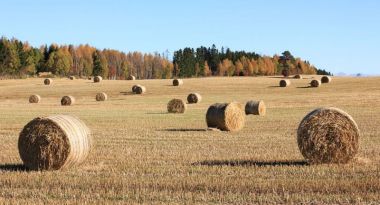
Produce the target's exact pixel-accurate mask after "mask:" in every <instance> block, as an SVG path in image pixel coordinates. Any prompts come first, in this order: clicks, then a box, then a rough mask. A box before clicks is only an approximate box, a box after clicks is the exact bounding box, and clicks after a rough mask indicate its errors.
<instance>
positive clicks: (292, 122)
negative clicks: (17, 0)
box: [0, 76, 380, 204]
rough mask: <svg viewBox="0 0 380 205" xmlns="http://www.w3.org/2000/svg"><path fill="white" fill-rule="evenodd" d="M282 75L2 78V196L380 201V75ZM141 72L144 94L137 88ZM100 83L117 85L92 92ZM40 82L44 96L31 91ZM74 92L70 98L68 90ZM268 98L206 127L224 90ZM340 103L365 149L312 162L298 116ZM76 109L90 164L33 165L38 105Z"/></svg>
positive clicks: (49, 110) (18, 199) (29, 199)
mask: <svg viewBox="0 0 380 205" xmlns="http://www.w3.org/2000/svg"><path fill="white" fill-rule="evenodd" d="M312 77H314V78H320V76H306V77H305V78H308V79H301V80H296V79H291V81H292V84H291V85H290V87H287V88H280V87H278V82H279V80H280V78H279V77H241V78H238V77H236V78H233V77H230V78H228V77H226V78H198V79H184V84H183V85H182V86H179V87H174V86H172V81H171V80H137V81H113V80H112V81H111V80H103V81H102V82H101V83H93V82H92V81H90V80H83V79H77V80H69V79H53V84H52V85H50V86H45V85H43V79H24V80H1V81H0V113H1V117H0V138H1V143H0V150H1V154H0V203H19V204H25V203H29V204H34V203H54V204H74V203H80V204H83V203H88V204H94V203H95V204H106V203H119V204H133V203H145V204H253V203H255V204H256V203H262V204H267V203H307V204H310V203H313V204H331V203H338V204H346V203H358V204H370V203H372V204H378V203H380V128H379V126H380V85H379V82H380V78H379V77H371V78H370V77H368V78H348V77H347V78H343V77H341V78H339V77H337V78H333V79H332V82H331V83H329V84H323V85H322V86H321V87H319V88H309V87H307V86H308V84H309V83H310V81H311V78H312ZM134 84H141V85H144V86H145V87H146V88H147V92H146V94H144V95H133V94H132V93H131V87H132V85H134ZM98 92H105V93H107V94H108V98H109V99H108V100H107V101H105V102H97V101H95V95H96V93H98ZM191 92H198V93H200V94H201V95H202V98H203V100H202V102H201V103H199V104H191V105H188V109H187V111H186V112H185V114H168V113H167V110H166V109H167V108H166V105H167V103H168V102H169V100H171V99H173V98H181V99H183V100H186V97H187V95H188V94H189V93H191ZM32 94H39V95H40V96H41V98H42V100H41V102H40V103H39V104H29V102H28V98H29V96H30V95H32ZM64 95H72V96H74V97H75V98H76V104H75V105H73V106H66V107H63V106H61V105H60V100H61V97H62V96H64ZM248 100H264V102H265V104H266V106H267V114H266V116H247V117H246V123H245V127H244V129H243V130H241V131H239V132H217V131H206V128H207V126H206V122H205V114H206V111H207V108H208V107H209V106H210V105H211V104H213V103H216V102H232V101H238V102H241V103H245V102H246V101H248ZM330 106H333V107H338V108H341V109H343V110H344V111H346V112H347V113H349V114H350V115H351V116H352V117H353V118H354V120H355V121H356V122H357V124H358V126H359V128H360V130H361V138H360V148H359V153H358V155H357V157H356V158H355V160H354V161H352V162H351V163H349V164H347V165H309V164H307V163H306V162H305V161H304V159H303V157H302V155H301V154H300V152H299V150H298V146H297V141H296V137H297V136H296V131H297V127H298V124H299V122H300V121H301V120H302V118H303V117H304V116H305V115H306V114H307V113H308V112H310V111H311V110H313V109H315V108H318V107H330ZM53 114H70V115H74V116H77V117H79V118H80V119H82V120H83V121H84V122H85V123H86V125H87V126H88V127H89V128H90V129H91V132H92V135H93V138H94V142H95V146H94V149H93V150H92V152H91V154H90V156H89V157H88V158H87V160H86V161H85V162H84V164H82V165H81V166H78V167H75V168H71V169H68V170H62V171H52V172H35V171H27V170H25V168H24V167H23V166H22V161H21V159H20V157H19V153H18V148H17V142H18V135H19V132H20V131H21V129H22V128H23V126H24V125H26V124H27V123H28V122H29V121H30V120H32V119H33V118H35V117H39V116H49V115H53Z"/></svg>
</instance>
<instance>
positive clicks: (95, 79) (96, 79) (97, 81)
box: [94, 76, 103, 83]
mask: <svg viewBox="0 0 380 205" xmlns="http://www.w3.org/2000/svg"><path fill="white" fill-rule="evenodd" d="M102 80H103V78H102V76H95V77H94V83H100V81H102Z"/></svg>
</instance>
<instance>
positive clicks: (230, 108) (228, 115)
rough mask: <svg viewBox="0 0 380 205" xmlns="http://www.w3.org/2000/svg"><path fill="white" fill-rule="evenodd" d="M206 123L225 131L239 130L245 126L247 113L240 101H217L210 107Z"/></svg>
mask: <svg viewBox="0 0 380 205" xmlns="http://www.w3.org/2000/svg"><path fill="white" fill-rule="evenodd" d="M206 123H207V126H208V127H211V128H218V129H220V130H223V131H238V130H241V129H242V128H243V127H244V124H245V113H244V110H243V108H242V105H241V104H239V103H236V102H232V103H216V104H213V105H211V106H210V107H209V108H208V110H207V113H206Z"/></svg>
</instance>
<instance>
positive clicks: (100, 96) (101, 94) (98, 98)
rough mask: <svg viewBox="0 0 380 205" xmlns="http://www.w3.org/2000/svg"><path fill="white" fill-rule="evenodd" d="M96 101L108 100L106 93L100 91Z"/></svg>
mask: <svg viewBox="0 0 380 205" xmlns="http://www.w3.org/2000/svg"><path fill="white" fill-rule="evenodd" d="M95 99H96V101H106V100H107V99H108V97H107V94H106V93H98V94H96V96H95Z"/></svg>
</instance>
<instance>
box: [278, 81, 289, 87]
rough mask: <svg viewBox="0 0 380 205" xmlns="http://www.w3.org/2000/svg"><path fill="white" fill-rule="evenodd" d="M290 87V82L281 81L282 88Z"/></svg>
mask: <svg viewBox="0 0 380 205" xmlns="http://www.w3.org/2000/svg"><path fill="white" fill-rule="evenodd" d="M289 85H290V80H280V87H288V86H289Z"/></svg>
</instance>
